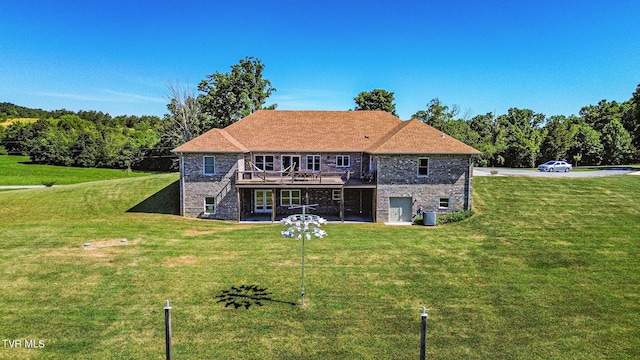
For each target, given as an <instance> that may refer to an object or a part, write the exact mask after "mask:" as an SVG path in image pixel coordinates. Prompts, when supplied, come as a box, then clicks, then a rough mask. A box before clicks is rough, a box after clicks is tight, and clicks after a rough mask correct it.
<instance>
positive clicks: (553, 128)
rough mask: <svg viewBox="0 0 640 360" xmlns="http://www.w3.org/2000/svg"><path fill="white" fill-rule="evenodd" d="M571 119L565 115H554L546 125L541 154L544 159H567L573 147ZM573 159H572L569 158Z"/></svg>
mask: <svg viewBox="0 0 640 360" xmlns="http://www.w3.org/2000/svg"><path fill="white" fill-rule="evenodd" d="M570 126H571V122H570V120H569V119H568V118H567V117H565V116H563V115H560V116H552V117H551V118H550V119H548V120H547V122H546V123H545V125H544V128H543V130H544V131H543V133H544V137H543V140H542V144H541V145H540V155H541V157H542V159H544V160H556V159H566V158H567V151H568V150H569V148H570V147H571V132H570V130H569V127H570ZM569 161H571V160H569Z"/></svg>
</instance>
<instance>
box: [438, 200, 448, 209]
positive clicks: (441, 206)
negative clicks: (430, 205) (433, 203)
mask: <svg viewBox="0 0 640 360" xmlns="http://www.w3.org/2000/svg"><path fill="white" fill-rule="evenodd" d="M449 205H450V200H449V198H447V197H441V198H440V203H439V204H438V208H439V209H448V208H449Z"/></svg>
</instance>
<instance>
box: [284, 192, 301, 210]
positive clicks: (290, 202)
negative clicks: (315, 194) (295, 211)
mask: <svg viewBox="0 0 640 360" xmlns="http://www.w3.org/2000/svg"><path fill="white" fill-rule="evenodd" d="M285 191H287V192H289V195H287V196H286V197H285V195H284V192H285ZM296 191H297V192H298V196H294V195H293V193H294V192H296ZM285 198H286V200H287V203H285V202H284V200H285ZM296 199H297V200H298V202H297V203H296V202H295V201H294V200H296ZM300 204H302V191H300V190H299V189H281V190H280V206H291V205H300Z"/></svg>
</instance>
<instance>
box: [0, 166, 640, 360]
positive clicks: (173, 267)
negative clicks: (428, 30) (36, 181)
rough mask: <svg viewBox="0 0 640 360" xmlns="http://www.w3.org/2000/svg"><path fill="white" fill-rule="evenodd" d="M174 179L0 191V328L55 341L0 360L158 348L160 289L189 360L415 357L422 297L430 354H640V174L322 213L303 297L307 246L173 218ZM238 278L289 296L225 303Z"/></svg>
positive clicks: (247, 229) (480, 182) (513, 185)
mask: <svg viewBox="0 0 640 360" xmlns="http://www.w3.org/2000/svg"><path fill="white" fill-rule="evenodd" d="M177 180H178V177H177V176H176V175H175V174H166V175H153V176H147V177H141V178H124V179H118V180H110V181H101V182H92V183H86V184H78V185H73V186H65V187H55V186H54V187H53V188H46V189H32V190H17V191H10V192H2V193H0V202H1V203H2V205H3V206H2V207H0V244H1V246H2V249H3V251H2V252H0V274H2V276H1V277H0V286H1V287H2V289H3V291H2V292H1V293H0V334H2V337H3V338H6V339H21V338H33V339H43V340H44V341H45V343H46V347H45V348H44V349H37V350H36V349H24V348H23V349H6V348H2V349H0V358H2V359H29V358H66V359H87V358H88V359H104V358H123V359H124V358H136V359H147V358H153V359H156V358H160V357H162V356H164V322H163V320H164V312H163V307H164V303H165V300H167V299H169V300H170V301H171V304H172V306H173V310H172V311H173V326H174V327H173V336H174V339H173V340H174V344H173V345H174V357H176V358H181V359H202V358H225V359H232V358H254V359H273V358H278V359H297V358H305V359H331V358H335V359H342V358H350V359H351V358H352V359H380V358H392V359H415V358H416V357H418V354H419V335H420V310H419V308H420V307H422V306H427V307H429V308H432V309H433V310H431V311H430V312H429V324H428V339H427V356H428V357H429V358H438V359H459V358H471V359H487V358H509V359H531V358H544V359H548V358H562V359H585V358H629V359H631V358H637V357H638V356H640V350H639V349H640V330H638V327H637V324H638V323H640V315H639V314H640V298H639V297H640V295H639V294H640V285H639V284H640V276H639V275H638V274H640V271H639V270H640V268H639V267H640V265H638V264H640V224H639V223H640V221H638V220H640V216H639V214H640V205H639V204H638V202H639V201H638V200H639V196H638V193H637V191H634V189H637V187H638V181H640V178H638V177H631V176H615V177H607V178H598V179H595V178H594V179H534V178H508V177H486V178H476V179H474V208H475V210H476V212H477V213H476V215H475V216H473V217H472V218H470V219H467V220H465V221H463V222H460V223H454V224H449V225H445V226H438V227H435V228H433V227H422V226H411V227H393V226H383V225H376V224H329V225H326V226H325V229H326V231H327V232H328V236H327V237H325V238H323V239H312V240H310V241H308V242H306V249H305V251H306V258H305V260H306V273H305V290H306V294H305V306H304V307H301V306H291V305H288V304H286V302H299V299H300V285H301V284H300V280H301V279H300V276H301V258H300V256H301V254H300V245H301V244H300V242H299V241H295V240H292V239H285V238H283V237H282V236H281V235H280V231H281V230H282V226H280V225H279V224H273V225H272V224H265V225H262V224H261V225H247V224H236V223H232V222H218V221H203V220H194V219H185V218H182V217H180V216H178V215H175V201H177V200H176V196H177V195H176V186H175V185H176V181H177ZM171 194H174V195H171ZM149 199H153V200H152V201H151V200H149ZM132 209H134V210H132ZM135 209H144V211H135ZM122 239H126V240H127V241H126V242H122ZM84 243H91V246H90V247H84V246H83V244H84ZM243 284H244V285H252V284H255V285H258V286H261V287H265V288H267V291H268V292H270V293H271V295H270V297H271V298H272V299H273V300H277V301H279V302H277V301H271V302H269V301H265V302H264V303H263V304H262V306H259V305H255V304H254V305H252V306H251V307H250V308H249V309H245V308H240V309H234V308H233V306H231V307H225V306H224V304H223V303H218V302H217V301H218V298H217V297H216V296H217V295H219V294H221V292H222V290H226V289H229V288H230V287H231V286H240V285H243Z"/></svg>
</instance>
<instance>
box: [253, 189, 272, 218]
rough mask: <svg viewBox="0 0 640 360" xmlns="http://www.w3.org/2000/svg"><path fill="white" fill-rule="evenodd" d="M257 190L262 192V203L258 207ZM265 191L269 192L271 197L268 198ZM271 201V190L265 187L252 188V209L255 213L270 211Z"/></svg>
mask: <svg viewBox="0 0 640 360" xmlns="http://www.w3.org/2000/svg"><path fill="white" fill-rule="evenodd" d="M258 192H260V193H262V197H263V199H264V204H263V205H262V206H261V207H260V208H258ZM267 193H270V194H271V199H269V200H267V199H268V196H267ZM272 202H273V191H271V190H267V189H255V190H253V211H255V212H257V213H270V212H271V209H272V205H273V204H272Z"/></svg>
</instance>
